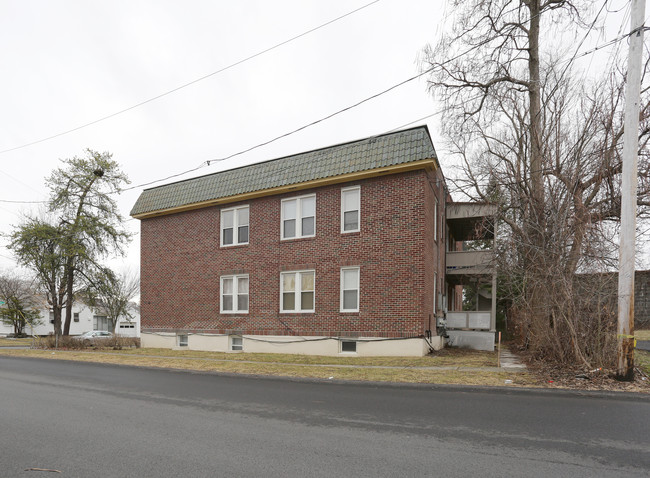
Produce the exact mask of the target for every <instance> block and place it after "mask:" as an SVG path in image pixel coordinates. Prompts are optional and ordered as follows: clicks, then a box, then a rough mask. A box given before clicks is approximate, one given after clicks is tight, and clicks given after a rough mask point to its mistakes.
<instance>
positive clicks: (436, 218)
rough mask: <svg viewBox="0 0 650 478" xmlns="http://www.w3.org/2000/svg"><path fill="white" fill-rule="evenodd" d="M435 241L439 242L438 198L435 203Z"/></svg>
mask: <svg viewBox="0 0 650 478" xmlns="http://www.w3.org/2000/svg"><path fill="white" fill-rule="evenodd" d="M433 240H434V241H436V242H438V198H436V199H435V202H434V203H433Z"/></svg>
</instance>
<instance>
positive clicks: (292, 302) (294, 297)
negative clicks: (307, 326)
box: [280, 271, 315, 312]
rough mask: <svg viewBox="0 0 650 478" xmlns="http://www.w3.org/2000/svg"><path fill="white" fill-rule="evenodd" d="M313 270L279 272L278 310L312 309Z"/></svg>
mask: <svg viewBox="0 0 650 478" xmlns="http://www.w3.org/2000/svg"><path fill="white" fill-rule="evenodd" d="M314 279H315V272H314V271H295V272H282V273H281V274H280V297H281V298H280V300H281V303H280V312H313V311H314Z"/></svg>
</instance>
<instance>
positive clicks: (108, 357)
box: [0, 349, 538, 386]
mask: <svg viewBox="0 0 650 478" xmlns="http://www.w3.org/2000/svg"><path fill="white" fill-rule="evenodd" d="M0 354H2V355H12V356H21V357H39V358H45V359H54V360H78V361H84V362H101V363H112V364H121V365H130V366H140V367H161V368H174V369H183V370H195V371H205V372H228V373H241V374H251V375H273V376H284V377H306V378H316V379H336V380H359V381H377V382H400V383H437V384H462V385H491V386H503V385H505V384H506V380H508V381H511V383H508V385H511V386H535V385H536V384H537V383H538V380H537V379H536V378H535V377H534V376H532V375H530V374H528V373H526V372H503V371H490V370H487V371H462V370H458V368H457V367H481V366H488V367H492V366H494V361H495V360H496V359H495V357H493V356H492V355H493V354H490V353H487V352H475V351H466V350H445V351H444V352H442V353H439V354H438V355H437V356H434V357H422V358H405V357H368V358H353V357H345V358H341V359H338V357H313V356H300V355H271V354H269V355H258V354H219V353H215V352H196V351H172V350H167V349H131V350H124V351H115V352H113V351H107V350H103V351H96V352H92V351H83V352H82V351H64V350H57V351H51V350H4V351H0ZM261 358H264V360H260V359H261ZM272 359H275V360H272ZM247 360H255V362H247ZM300 360H303V362H302V363H297V361H300ZM333 362H336V363H333ZM353 362H354V363H353ZM481 364H484V365H481ZM314 365H322V366H314ZM328 365H372V366H373V367H372V368H363V367H334V366H331V367H328ZM382 366H383V367H388V368H382ZM435 366H441V367H454V368H453V369H450V370H430V369H423V368H417V367H435ZM375 367H378V368H375ZM393 367H394V368H393Z"/></svg>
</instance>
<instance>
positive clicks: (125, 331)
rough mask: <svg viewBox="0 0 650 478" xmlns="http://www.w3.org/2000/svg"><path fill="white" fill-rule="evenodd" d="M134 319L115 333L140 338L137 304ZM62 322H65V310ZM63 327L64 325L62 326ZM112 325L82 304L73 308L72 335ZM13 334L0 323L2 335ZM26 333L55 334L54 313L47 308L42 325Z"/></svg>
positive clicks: (101, 315) (123, 322) (117, 327)
mask: <svg viewBox="0 0 650 478" xmlns="http://www.w3.org/2000/svg"><path fill="white" fill-rule="evenodd" d="M43 302H44V301H43ZM132 315H133V319H131V320H130V321H129V320H126V319H125V318H122V319H120V320H119V321H118V323H117V324H116V325H115V333H116V334H120V335H124V336H127V337H139V336H140V311H139V307H138V306H137V305H136V304H133V309H132ZM61 321H62V322H63V321H65V309H64V310H63V317H62V318H61ZM62 326H63V324H62ZM109 327H110V324H109V323H108V319H107V318H106V315H104V314H103V313H102V312H100V311H97V310H94V309H93V308H91V307H89V306H87V305H86V304H84V303H82V302H79V301H78V302H76V303H75V304H74V305H73V306H72V321H71V322H70V335H80V334H82V333H84V332H87V331H89V330H109ZM11 333H13V329H12V328H11V327H10V326H7V325H4V324H2V323H0V335H7V334H11ZM25 333H26V334H29V335H49V334H50V333H54V312H52V311H51V310H50V309H48V308H47V307H44V308H43V309H41V324H40V325H38V326H36V327H33V328H31V329H30V327H29V326H28V327H26V329H25Z"/></svg>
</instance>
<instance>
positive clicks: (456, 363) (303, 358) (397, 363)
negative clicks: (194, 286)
mask: <svg viewBox="0 0 650 478" xmlns="http://www.w3.org/2000/svg"><path fill="white" fill-rule="evenodd" d="M105 352H111V351H110V350H106V351H105ZM115 353H126V354H131V355H141V356H160V357H174V358H201V359H211V360H228V361H233V362H238V361H240V362H244V361H252V362H268V363H276V364H278V363H283V364H299V365H362V366H381V367H445V366H448V367H496V366H497V356H496V352H481V351H476V350H462V349H444V350H441V351H439V352H436V353H435V354H432V355H429V356H426V357H327V356H322V355H291V354H250V353H225V352H203V351H197V350H169V349H154V348H142V349H129V350H121V351H115Z"/></svg>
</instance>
